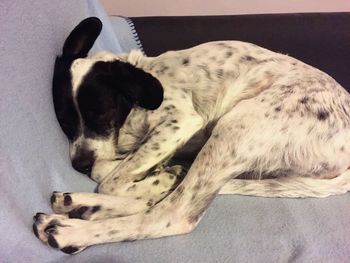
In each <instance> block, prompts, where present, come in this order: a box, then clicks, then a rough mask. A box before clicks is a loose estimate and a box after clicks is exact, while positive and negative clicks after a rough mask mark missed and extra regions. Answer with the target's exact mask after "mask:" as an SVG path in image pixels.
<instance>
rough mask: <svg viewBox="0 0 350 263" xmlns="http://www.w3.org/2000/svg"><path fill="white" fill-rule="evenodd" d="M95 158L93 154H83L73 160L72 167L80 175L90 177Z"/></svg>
mask: <svg viewBox="0 0 350 263" xmlns="http://www.w3.org/2000/svg"><path fill="white" fill-rule="evenodd" d="M94 162H95V158H94V154H93V152H85V151H84V152H82V153H80V154H78V155H77V156H76V157H75V158H74V159H73V160H72V166H73V168H74V169H75V170H77V171H78V172H80V173H83V174H87V175H90V173H91V170H92V166H93V165H94Z"/></svg>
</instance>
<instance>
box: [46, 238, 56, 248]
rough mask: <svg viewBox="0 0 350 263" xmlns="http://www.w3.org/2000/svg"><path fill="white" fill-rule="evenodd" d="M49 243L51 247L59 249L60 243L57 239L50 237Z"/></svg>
mask: <svg viewBox="0 0 350 263" xmlns="http://www.w3.org/2000/svg"><path fill="white" fill-rule="evenodd" d="M47 242H48V243H49V245H50V246H51V247H53V248H58V243H57V241H56V239H55V238H54V236H53V235H49V238H48V239H47Z"/></svg>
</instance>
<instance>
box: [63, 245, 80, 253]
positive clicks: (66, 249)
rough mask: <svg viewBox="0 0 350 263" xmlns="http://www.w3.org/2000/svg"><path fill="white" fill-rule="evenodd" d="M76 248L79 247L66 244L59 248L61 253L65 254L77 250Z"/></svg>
mask: <svg viewBox="0 0 350 263" xmlns="http://www.w3.org/2000/svg"><path fill="white" fill-rule="evenodd" d="M78 250H79V248H77V247H73V246H67V247H64V248H62V249H61V251H62V252H63V253H66V254H73V253H75V252H77V251H78Z"/></svg>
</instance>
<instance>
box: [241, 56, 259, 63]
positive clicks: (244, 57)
mask: <svg viewBox="0 0 350 263" xmlns="http://www.w3.org/2000/svg"><path fill="white" fill-rule="evenodd" d="M240 62H241V63H244V62H257V59H256V58H253V57H252V56H243V57H241V58H240Z"/></svg>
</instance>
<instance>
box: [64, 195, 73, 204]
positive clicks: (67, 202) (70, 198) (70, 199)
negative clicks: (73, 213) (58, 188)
mask: <svg viewBox="0 0 350 263" xmlns="http://www.w3.org/2000/svg"><path fill="white" fill-rule="evenodd" d="M72 202H73V200H72V197H70V195H65V196H64V200H63V205H65V206H69V205H71V204H72Z"/></svg>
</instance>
